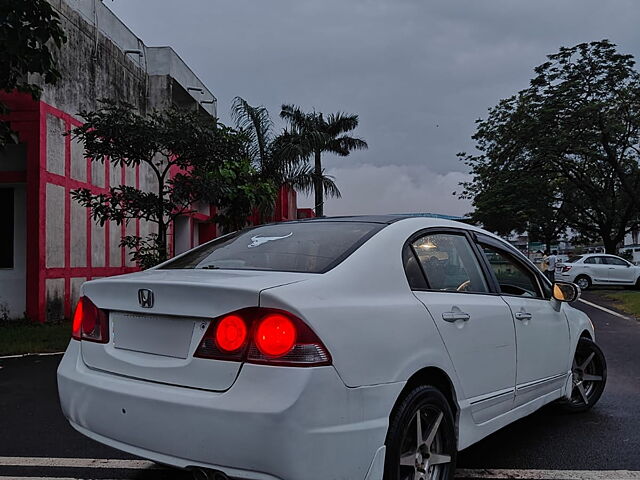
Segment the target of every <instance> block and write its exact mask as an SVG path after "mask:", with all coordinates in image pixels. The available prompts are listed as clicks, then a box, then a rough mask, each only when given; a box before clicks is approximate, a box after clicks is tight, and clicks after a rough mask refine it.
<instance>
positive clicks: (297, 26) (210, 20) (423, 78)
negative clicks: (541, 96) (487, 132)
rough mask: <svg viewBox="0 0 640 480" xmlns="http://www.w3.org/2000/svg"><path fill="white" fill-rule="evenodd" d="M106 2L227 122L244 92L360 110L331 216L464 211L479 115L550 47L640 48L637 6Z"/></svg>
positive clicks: (501, 0) (336, 164) (617, 2)
mask: <svg viewBox="0 0 640 480" xmlns="http://www.w3.org/2000/svg"><path fill="white" fill-rule="evenodd" d="M105 4H106V5H107V6H109V7H110V8H112V9H113V10H114V11H115V12H116V13H117V14H118V15H119V16H120V17H121V18H122V19H123V20H124V21H125V23H127V24H128V25H129V26H130V27H131V28H132V29H133V30H134V31H135V32H136V33H137V34H138V35H139V36H140V37H141V38H142V39H143V40H144V41H145V42H146V43H147V44H148V45H171V46H173V47H174V48H175V50H176V51H177V52H178V53H179V54H180V55H181V56H182V57H183V58H184V59H185V61H186V62H187V63H188V64H189V65H190V66H191V67H192V68H193V69H194V71H195V72H196V73H197V74H198V75H199V76H200V77H201V79H202V80H203V81H204V82H205V83H206V84H207V85H208V86H209V87H210V88H211V89H212V90H213V91H214V93H215V94H216V95H217V97H218V99H219V104H218V106H219V114H220V116H221V118H222V119H223V121H226V122H229V115H228V112H229V105H230V102H231V99H232V98H233V97H234V96H236V95H240V96H243V97H244V98H246V99H247V100H248V101H249V102H250V103H254V104H264V105H265V106H266V107H268V108H269V110H270V111H271V113H272V115H273V116H274V117H276V118H275V119H276V120H277V114H278V112H279V107H280V105H281V104H282V103H283V102H291V103H296V104H298V105H301V106H302V107H303V108H308V109H310V108H314V107H315V108H316V109H318V110H321V111H323V112H332V111H336V110H343V111H346V112H354V113H358V114H359V115H360V121H361V127H360V128H359V130H358V134H359V135H360V136H362V137H363V138H365V139H366V140H367V141H368V142H369V147H370V148H369V150H368V151H365V152H356V153H354V154H353V155H352V156H351V157H349V158H347V159H342V158H327V160H326V166H327V169H328V170H329V172H330V173H332V174H334V175H335V176H336V180H337V182H338V184H339V185H340V186H341V187H342V189H343V190H344V193H345V199H344V200H342V201H329V203H328V206H327V211H328V213H331V214H335V213H373V212H374V211H378V212H380V211H382V210H384V211H419V210H422V211H428V210H432V211H435V210H438V211H442V212H446V213H464V212H465V211H467V210H468V209H469V206H468V204H466V203H463V202H460V201H457V200H456V199H455V197H453V196H450V195H446V194H445V193H446V192H452V191H453V190H456V189H458V188H457V183H458V182H459V181H460V180H461V179H464V178H465V175H464V174H465V168H464V165H463V164H461V163H460V162H459V161H458V160H457V159H456V156H455V154H456V153H457V152H459V151H463V150H470V149H471V148H472V143H471V141H470V136H471V134H472V133H473V131H474V121H475V120H476V119H477V118H478V117H482V116H484V115H485V112H486V109H487V108H488V107H490V106H492V105H494V104H495V103H496V102H497V101H498V100H500V99H501V98H505V97H508V96H510V95H511V94H513V93H515V92H516V91H518V90H520V89H522V88H525V87H526V86H527V83H528V80H529V79H530V78H531V75H532V69H533V67H535V66H536V65H538V64H540V63H542V62H543V61H544V60H545V55H546V54H548V53H553V52H555V51H556V50H557V49H558V47H559V46H561V45H566V46H569V45H573V44H576V43H579V42H584V41H591V40H599V39H602V38H609V39H611V40H612V41H613V42H615V43H617V44H618V45H619V46H620V49H621V50H622V51H624V52H628V53H632V54H634V55H638V54H640V33H639V30H638V28H637V19H638V14H639V13H640V4H638V3H637V1H634V0H609V1H607V2H602V1H593V0H565V1H557V0H542V1H541V0H537V1H535V2H534V1H517V0H465V1H457V0H442V1H431V0H423V1H417V0H415V1H414V0H385V1H383V0H352V1H350V0H315V1H311V0H233V1H231V0H228V1H213V0H185V1H181V2H176V1H168V0H115V1H113V2H105ZM277 123H278V122H277V121H276V124H277ZM371 185H376V188H375V189H372V188H371ZM443 195H444V197H443ZM380 198H385V199H386V200H385V202H384V203H382V204H381V202H380ZM385 207H386V208H385Z"/></svg>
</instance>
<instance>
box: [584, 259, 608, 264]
mask: <svg viewBox="0 0 640 480" xmlns="http://www.w3.org/2000/svg"><path fill="white" fill-rule="evenodd" d="M584 263H588V264H590V265H604V264H605V263H606V262H605V261H604V257H589V258H587V259H586V260H585V261H584Z"/></svg>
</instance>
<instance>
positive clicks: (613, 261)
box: [604, 257, 629, 267]
mask: <svg viewBox="0 0 640 480" xmlns="http://www.w3.org/2000/svg"><path fill="white" fill-rule="evenodd" d="M604 259H605V262H606V263H607V265H616V266H618V267H628V266H629V264H628V263H627V262H625V261H624V260H622V259H621V258H616V257H604Z"/></svg>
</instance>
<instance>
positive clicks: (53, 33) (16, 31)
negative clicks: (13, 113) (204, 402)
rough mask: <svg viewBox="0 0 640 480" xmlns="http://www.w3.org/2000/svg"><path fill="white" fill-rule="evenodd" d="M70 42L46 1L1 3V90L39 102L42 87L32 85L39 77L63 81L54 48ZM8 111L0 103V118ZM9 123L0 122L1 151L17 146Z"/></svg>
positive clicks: (22, 0)
mask: <svg viewBox="0 0 640 480" xmlns="http://www.w3.org/2000/svg"><path fill="white" fill-rule="evenodd" d="M66 41H67V38H66V36H65V34H64V31H63V30H62V27H61V26H60V17H59V15H58V13H57V12H56V11H55V10H54V9H53V8H52V7H51V5H50V4H49V3H48V2H47V1H46V0H29V1H24V0H3V1H2V2H0V89H1V90H3V91H5V92H12V91H14V90H18V91H21V92H26V93H29V94H31V95H32V96H33V98H34V99H38V98H40V95H41V93H42V87H41V86H40V84H39V83H33V82H29V75H30V74H39V75H40V78H41V81H42V83H45V84H47V83H48V84H55V83H57V82H58V80H59V79H60V72H59V71H58V69H57V67H56V62H55V58H54V52H53V50H52V48H51V47H52V46H55V47H57V48H60V47H61V46H62V44H63V43H65V42H66ZM7 113H9V110H8V108H7V106H6V105H4V104H3V103H2V102H0V114H7ZM17 140H18V139H17V137H16V135H15V134H14V133H13V132H12V131H11V129H10V128H9V125H8V123H7V122H0V147H2V145H4V144H6V143H9V142H12V143H16V142H17Z"/></svg>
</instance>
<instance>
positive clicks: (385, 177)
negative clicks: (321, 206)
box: [298, 164, 471, 215]
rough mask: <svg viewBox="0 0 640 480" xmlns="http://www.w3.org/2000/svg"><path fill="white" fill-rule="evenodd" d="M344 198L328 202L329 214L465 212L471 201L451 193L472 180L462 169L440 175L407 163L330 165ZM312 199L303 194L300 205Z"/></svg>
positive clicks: (310, 202)
mask: <svg viewBox="0 0 640 480" xmlns="http://www.w3.org/2000/svg"><path fill="white" fill-rule="evenodd" d="M327 174H328V175H332V176H334V177H335V180H336V183H337V184H338V187H339V188H340V191H341V192H342V198H330V199H328V200H327V202H326V206H325V214H326V215H363V214H364V215H368V214H385V213H415V212H422V213H427V212H428V213H444V214H448V215H464V214H466V213H468V212H469V211H470V210H471V206H470V204H469V202H467V201H464V200H458V198H457V196H454V195H453V194H452V193H453V192H454V191H458V192H459V191H460V187H459V183H460V182H463V181H465V180H468V179H469V175H467V174H465V173H461V172H449V173H446V174H440V173H436V172H433V171H432V170H429V169H427V168H424V167H417V166H408V165H386V166H379V165H370V164H361V165H352V166H348V167H339V168H331V169H329V170H328V171H327ZM313 203H314V201H313V198H311V197H305V196H303V195H300V196H299V197H298V204H299V206H300V207H313Z"/></svg>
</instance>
